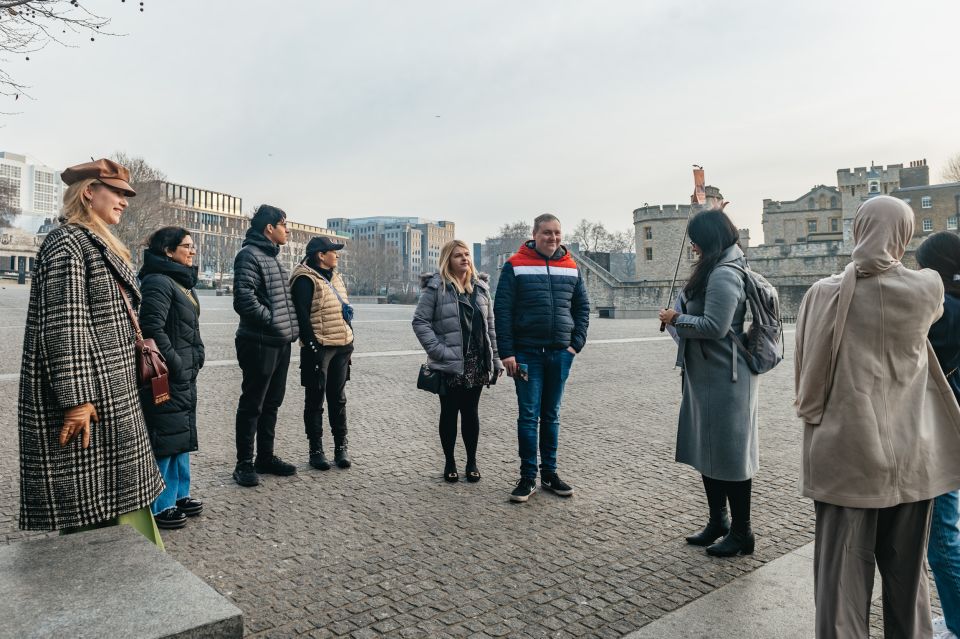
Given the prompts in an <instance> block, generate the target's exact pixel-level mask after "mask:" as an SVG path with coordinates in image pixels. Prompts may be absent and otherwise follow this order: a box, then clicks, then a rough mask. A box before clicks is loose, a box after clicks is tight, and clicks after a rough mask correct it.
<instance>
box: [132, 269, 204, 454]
mask: <svg viewBox="0 0 960 639" xmlns="http://www.w3.org/2000/svg"><path fill="white" fill-rule="evenodd" d="M139 277H140V281H141V284H140V291H141V293H142V294H143V302H142V303H141V305H140V328H141V329H142V330H143V336H144V337H152V338H153V339H154V340H155V341H156V342H157V348H158V349H160V354H161V355H163V357H164V359H166V360H167V368H169V369H170V378H169V382H170V400H169V401H167V402H164V403H163V404H160V405H159V406H155V405H154V404H153V401H152V396H149V394H142V397H141V399H142V400H143V401H142V402H141V403H142V404H143V415H144V417H145V418H146V422H147V432H148V433H149V434H150V443H151V444H152V446H153V454H154V455H156V456H157V457H168V456H170V455H177V454H179V453H187V452H191V451H194V450H197V374H198V373H199V372H200V369H201V368H202V367H203V359H204V350H203V340H201V339H200V304H199V301H198V300H197V296H196V293H194V292H193V290H192V289H193V287H194V286H196V285H197V268H196V267H195V266H194V267H190V266H184V265H183V264H179V263H177V262H174V261H173V260H171V259H169V258H167V257H162V256H159V255H154V254H153V253H151V252H149V251H146V252H144V255H143V268H141V269H140V273H139Z"/></svg>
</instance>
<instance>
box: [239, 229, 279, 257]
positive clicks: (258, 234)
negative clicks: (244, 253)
mask: <svg viewBox="0 0 960 639" xmlns="http://www.w3.org/2000/svg"><path fill="white" fill-rule="evenodd" d="M240 246H241V247H243V246H257V247H259V248H260V249H261V250H262V251H263V252H264V253H266V254H267V255H273V256H274V257H276V256H277V255H280V245H279V244H274V243H273V242H271V241H270V240H269V239H268V238H267V236H266V235H264V234H263V231H258V230H256V229H255V228H253V227H250V228H249V229H247V234H246V235H244V236H243V244H241V245H240Z"/></svg>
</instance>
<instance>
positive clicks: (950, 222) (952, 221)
mask: <svg viewBox="0 0 960 639" xmlns="http://www.w3.org/2000/svg"><path fill="white" fill-rule="evenodd" d="M947 228H948V229H950V230H951V231H956V230H957V216H956V215H951V216H950V217H948V218H947Z"/></svg>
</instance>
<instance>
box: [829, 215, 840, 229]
mask: <svg viewBox="0 0 960 639" xmlns="http://www.w3.org/2000/svg"><path fill="white" fill-rule="evenodd" d="M830 232H831V233H839V232H840V218H839V217H831V218H830Z"/></svg>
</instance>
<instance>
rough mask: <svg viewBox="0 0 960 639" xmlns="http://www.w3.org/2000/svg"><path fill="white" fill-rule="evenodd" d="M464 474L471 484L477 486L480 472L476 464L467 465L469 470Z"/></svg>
mask: <svg viewBox="0 0 960 639" xmlns="http://www.w3.org/2000/svg"><path fill="white" fill-rule="evenodd" d="M464 473H465V474H466V476H467V481H468V482H470V483H471V484H475V483H477V482H478V481H480V471H479V470H478V469H477V465H476V464H467V468H466V470H465V471H464Z"/></svg>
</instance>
